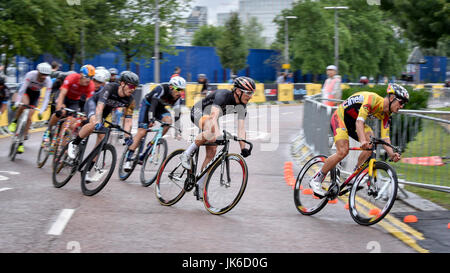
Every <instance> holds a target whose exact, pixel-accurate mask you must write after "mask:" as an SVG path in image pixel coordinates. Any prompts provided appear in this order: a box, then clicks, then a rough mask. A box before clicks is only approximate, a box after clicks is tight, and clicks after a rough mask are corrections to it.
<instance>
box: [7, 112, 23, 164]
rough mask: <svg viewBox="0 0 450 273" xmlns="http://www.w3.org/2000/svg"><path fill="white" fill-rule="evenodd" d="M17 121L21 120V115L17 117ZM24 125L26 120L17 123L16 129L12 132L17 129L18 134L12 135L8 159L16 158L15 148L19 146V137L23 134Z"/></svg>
mask: <svg viewBox="0 0 450 273" xmlns="http://www.w3.org/2000/svg"><path fill="white" fill-rule="evenodd" d="M22 115H23V114H22ZM18 121H22V117H19V119H18ZM25 127H26V121H25V122H18V123H17V127H16V131H15V132H14V134H16V132H17V130H19V134H18V135H17V136H13V137H12V141H13V143H11V147H10V150H9V159H10V160H11V161H14V160H15V159H16V155H17V148H18V147H19V142H20V138H22V137H23V134H24V133H25ZM17 138H19V141H17Z"/></svg>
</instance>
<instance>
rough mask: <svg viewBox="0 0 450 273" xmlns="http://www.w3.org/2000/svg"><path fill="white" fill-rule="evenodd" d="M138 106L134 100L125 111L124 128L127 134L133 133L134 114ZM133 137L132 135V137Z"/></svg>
mask: <svg viewBox="0 0 450 273" xmlns="http://www.w3.org/2000/svg"><path fill="white" fill-rule="evenodd" d="M135 106H136V103H135V101H134V100H133V101H132V102H131V103H130V105H128V107H126V108H125V109H124V110H123V115H124V119H123V128H124V130H125V131H127V132H131V128H132V127H133V112H134V108H135ZM130 137H131V135H130Z"/></svg>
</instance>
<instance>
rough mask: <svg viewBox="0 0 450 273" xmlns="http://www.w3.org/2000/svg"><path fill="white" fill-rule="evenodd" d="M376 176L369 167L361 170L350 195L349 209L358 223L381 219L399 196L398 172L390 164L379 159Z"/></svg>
mask: <svg viewBox="0 0 450 273" xmlns="http://www.w3.org/2000/svg"><path fill="white" fill-rule="evenodd" d="M373 173H374V177H373V178H371V177H369V175H368V168H366V169H364V170H363V171H361V173H360V174H359V175H358V177H357V178H355V183H354V184H353V186H352V189H351V191H350V196H349V211H350V215H351V216H352V218H353V220H355V222H356V223H358V224H360V225H364V226H369V225H373V224H376V223H378V222H379V221H381V220H382V219H383V218H384V217H385V216H386V215H387V214H388V213H389V211H390V210H391V208H392V206H393V205H394V202H395V199H396V197H397V187H398V181H397V174H396V172H395V169H394V168H392V167H391V166H390V165H389V164H387V163H385V162H382V161H377V162H375V164H374V167H373Z"/></svg>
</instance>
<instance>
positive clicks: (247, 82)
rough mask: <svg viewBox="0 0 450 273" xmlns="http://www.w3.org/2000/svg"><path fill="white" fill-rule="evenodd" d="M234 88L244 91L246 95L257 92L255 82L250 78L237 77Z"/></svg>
mask: <svg viewBox="0 0 450 273" xmlns="http://www.w3.org/2000/svg"><path fill="white" fill-rule="evenodd" d="M233 86H234V87H235V88H239V89H241V90H243V91H244V92H245V93H253V92H255V89H256V85H255V81H253V80H252V79H251V78H249V77H244V76H241V77H237V78H236V79H234V83H233Z"/></svg>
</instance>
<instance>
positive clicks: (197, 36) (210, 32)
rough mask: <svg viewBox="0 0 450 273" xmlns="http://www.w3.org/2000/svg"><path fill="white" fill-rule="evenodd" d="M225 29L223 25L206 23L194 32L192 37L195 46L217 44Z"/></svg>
mask: <svg viewBox="0 0 450 273" xmlns="http://www.w3.org/2000/svg"><path fill="white" fill-rule="evenodd" d="M224 31H225V29H224V27H221V26H218V27H216V26H212V25H205V26H201V27H200V28H199V30H197V31H196V32H195V33H194V36H193V38H192V45H193V46H213V47H215V46H216V45H217V41H218V40H219V38H220V37H221V36H222V35H223V33H224Z"/></svg>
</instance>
